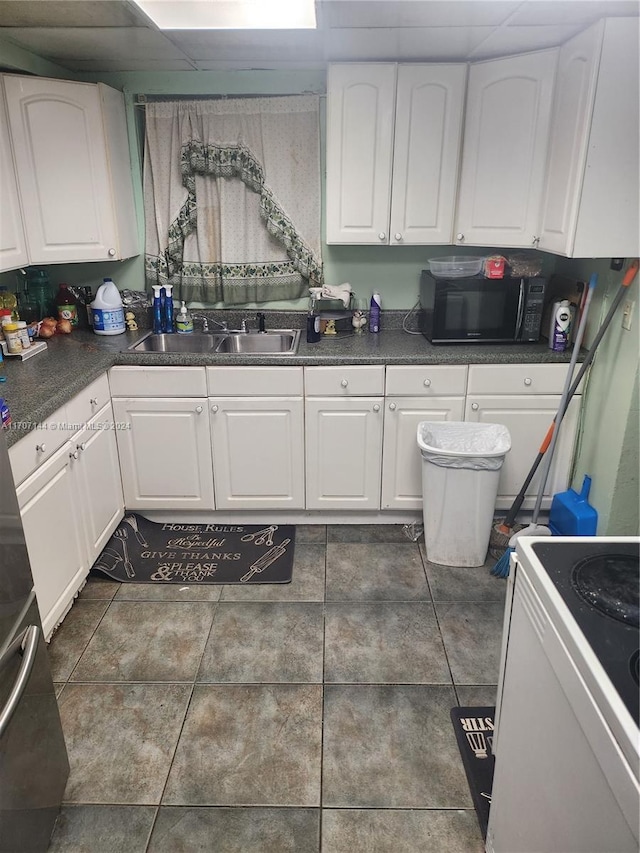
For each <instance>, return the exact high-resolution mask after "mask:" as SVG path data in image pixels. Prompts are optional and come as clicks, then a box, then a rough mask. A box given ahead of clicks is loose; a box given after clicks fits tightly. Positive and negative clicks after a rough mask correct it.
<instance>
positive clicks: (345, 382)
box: [340, 379, 349, 388]
mask: <svg viewBox="0 0 640 853" xmlns="http://www.w3.org/2000/svg"><path fill="white" fill-rule="evenodd" d="M340 384H341V385H342V387H343V388H346V387H347V385H348V384H349V381H348V380H347V379H343V380H342V382H341V383H340Z"/></svg>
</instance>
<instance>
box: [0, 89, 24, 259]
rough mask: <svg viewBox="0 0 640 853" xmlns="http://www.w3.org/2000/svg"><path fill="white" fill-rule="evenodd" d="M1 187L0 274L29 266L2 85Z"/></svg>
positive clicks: (0, 120)
mask: <svg viewBox="0 0 640 853" xmlns="http://www.w3.org/2000/svg"><path fill="white" fill-rule="evenodd" d="M0 187H2V204H0V272H2V271H3V270H15V269H17V268H18V267H24V266H26V265H27V264H28V263H29V257H28V254H27V242H26V239H25V236H24V228H23V226H22V211H21V210H20V201H19V200H18V186H17V184H16V174H15V169H14V165H13V154H12V153H11V137H10V135H9V125H8V120H7V113H6V106H5V101H4V91H3V89H2V86H0Z"/></svg>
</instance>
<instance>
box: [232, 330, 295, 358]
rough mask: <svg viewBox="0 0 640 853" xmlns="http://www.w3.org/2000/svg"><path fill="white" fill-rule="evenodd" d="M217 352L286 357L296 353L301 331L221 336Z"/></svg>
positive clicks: (272, 331)
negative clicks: (285, 355)
mask: <svg viewBox="0 0 640 853" xmlns="http://www.w3.org/2000/svg"><path fill="white" fill-rule="evenodd" d="M220 337H221V341H220V343H219V344H218V346H217V347H216V352H220V353H223V352H224V353H237V354H238V355H284V354H287V353H289V354H292V353H295V352H296V351H297V349H298V342H299V340H300V330H299V329H270V330H269V331H267V332H240V333H238V334H233V333H232V334H227V335H221V336H220Z"/></svg>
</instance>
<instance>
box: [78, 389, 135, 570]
mask: <svg viewBox="0 0 640 853" xmlns="http://www.w3.org/2000/svg"><path fill="white" fill-rule="evenodd" d="M73 445H75V450H74V451H73V452H74V455H75V454H77V455H78V459H77V460H74V463H73V469H74V474H75V475H76V477H77V478H78V481H79V489H78V493H79V494H80V495H81V496H82V510H83V511H82V517H83V521H84V527H85V534H86V536H85V538H86V547H87V556H88V562H89V566H92V565H93V564H94V563H95V561H96V559H97V558H98V556H99V555H100V552H101V551H102V549H103V548H104V546H105V545H106V543H107V541H108V539H109V537H110V536H111V534H112V533H113V531H114V530H115V529H116V527H117V526H118V523H119V522H120V520H121V518H122V516H123V514H124V500H123V497H122V482H121V480H120V465H119V463H118V449H117V446H116V435H115V430H114V429H113V412H112V410H111V404H109V405H107V406H105V407H104V409H102V410H101V411H100V412H99V414H98V415H96V417H95V418H93V419H92V420H91V421H90V422H89V428H88V429H87V430H85V432H84V433H82V434H81V435H80V436H79V437H78V438H77V439H75V440H74V442H73Z"/></svg>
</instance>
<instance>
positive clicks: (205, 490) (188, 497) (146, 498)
mask: <svg viewBox="0 0 640 853" xmlns="http://www.w3.org/2000/svg"><path fill="white" fill-rule="evenodd" d="M113 416H114V420H115V421H116V424H118V426H119V427H122V426H123V425H125V428H120V429H117V430H116V437H117V441H118V455H119V457H120V471H121V474H122V487H123V491H124V503H125V507H126V508H127V509H158V510H168V509H213V508H214V501H213V469H212V465H211V444H210V440H209V418H208V416H207V400H206V398H189V397H181V398H179V399H166V400H165V399H154V398H147V399H133V400H131V399H116V400H113Z"/></svg>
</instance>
